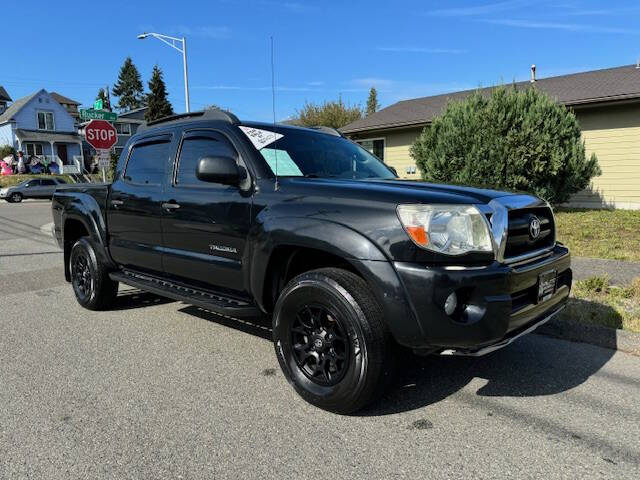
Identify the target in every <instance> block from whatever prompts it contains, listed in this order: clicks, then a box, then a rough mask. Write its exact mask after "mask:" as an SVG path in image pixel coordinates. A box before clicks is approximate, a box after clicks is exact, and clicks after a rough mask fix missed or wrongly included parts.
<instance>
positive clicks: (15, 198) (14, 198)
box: [9, 192, 22, 203]
mask: <svg viewBox="0 0 640 480" xmlns="http://www.w3.org/2000/svg"><path fill="white" fill-rule="evenodd" d="M9 198H10V199H11V200H10V201H11V203H20V202H21V201H22V194H21V193H20V192H13V193H12V194H11V196H10V197H9Z"/></svg>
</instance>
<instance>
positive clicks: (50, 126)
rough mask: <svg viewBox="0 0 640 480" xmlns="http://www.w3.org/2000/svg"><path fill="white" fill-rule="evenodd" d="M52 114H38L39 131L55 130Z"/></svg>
mask: <svg viewBox="0 0 640 480" xmlns="http://www.w3.org/2000/svg"><path fill="white" fill-rule="evenodd" d="M55 129H56V127H55V125H54V123H53V113H52V112H38V130H55Z"/></svg>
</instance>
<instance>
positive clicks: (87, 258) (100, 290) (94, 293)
mask: <svg viewBox="0 0 640 480" xmlns="http://www.w3.org/2000/svg"><path fill="white" fill-rule="evenodd" d="M69 271H70V272H71V285H72V286H73V292H74V293H75V295H76V300H78V303H79V304H80V305H82V306H83V307H85V308H87V309H89V310H104V309H106V308H107V307H109V306H110V305H111V304H112V303H113V301H114V300H115V298H116V296H117V294H118V282H114V281H113V280H111V278H109V273H108V272H107V270H106V269H105V267H104V265H103V264H102V263H100V261H99V260H98V257H97V256H96V252H95V250H94V248H93V245H91V242H90V241H89V239H88V238H87V237H82V238H81V239H80V240H78V241H77V242H76V243H75V244H74V245H73V247H72V248H71V255H70V258H69Z"/></svg>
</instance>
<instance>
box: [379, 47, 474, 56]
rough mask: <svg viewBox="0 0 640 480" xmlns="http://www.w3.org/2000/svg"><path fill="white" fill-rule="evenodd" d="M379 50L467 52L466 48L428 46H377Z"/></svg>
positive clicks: (443, 52)
mask: <svg viewBox="0 0 640 480" xmlns="http://www.w3.org/2000/svg"><path fill="white" fill-rule="evenodd" d="M376 50H378V51H380V52H399V53H435V54H447V55H460V54H463V53H467V50H462V49H458V48H429V47H377V48H376Z"/></svg>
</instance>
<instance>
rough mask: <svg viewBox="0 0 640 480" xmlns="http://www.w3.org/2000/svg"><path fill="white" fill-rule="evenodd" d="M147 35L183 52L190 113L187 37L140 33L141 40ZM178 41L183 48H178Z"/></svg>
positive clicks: (185, 95) (186, 97) (187, 102)
mask: <svg viewBox="0 0 640 480" xmlns="http://www.w3.org/2000/svg"><path fill="white" fill-rule="evenodd" d="M147 37H154V38H157V39H158V40H160V41H161V42H164V43H166V44H167V45H169V46H170V47H171V48H173V49H175V50H177V51H179V52H180V53H182V64H183V67H184V100H185V106H186V112H187V113H189V112H190V111H191V110H190V108H189V74H188V73H187V39H186V38H184V37H182V38H176V37H170V36H169V35H162V34H161V33H153V32H151V33H146V32H145V33H141V34H140V35H138V39H139V40H144V39H145V38H147ZM178 42H181V43H182V49H180V48H178V46H177V45H176V44H177V43H178Z"/></svg>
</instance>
